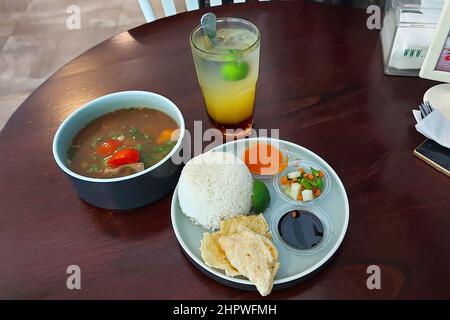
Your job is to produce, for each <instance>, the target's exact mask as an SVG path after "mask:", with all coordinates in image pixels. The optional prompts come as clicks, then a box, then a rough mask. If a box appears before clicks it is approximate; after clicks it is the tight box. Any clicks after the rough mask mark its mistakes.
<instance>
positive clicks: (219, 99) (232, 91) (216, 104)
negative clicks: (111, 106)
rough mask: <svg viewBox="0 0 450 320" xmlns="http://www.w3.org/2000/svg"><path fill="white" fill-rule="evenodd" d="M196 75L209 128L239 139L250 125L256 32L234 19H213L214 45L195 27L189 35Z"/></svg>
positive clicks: (256, 65)
mask: <svg viewBox="0 0 450 320" xmlns="http://www.w3.org/2000/svg"><path fill="white" fill-rule="evenodd" d="M190 42H191V48H192V55H193V57H194V63H195V69H196V71H197V78H198V82H199V84H200V88H201V91H202V94H203V99H204V101H205V105H206V111H207V113H208V116H209V119H210V121H211V124H212V126H213V127H215V128H217V129H219V130H221V131H222V133H223V134H224V135H225V136H227V137H228V136H233V138H241V137H245V136H247V135H249V134H250V133H251V129H252V126H253V107H254V101H255V89H256V81H257V80H258V72H259V48H260V33H259V30H258V28H256V26H255V25H254V24H252V23H250V22H248V21H246V20H243V19H238V18H221V19H217V44H216V45H215V46H213V45H212V42H211V40H210V39H209V38H208V37H207V36H206V35H205V34H204V33H203V29H202V27H201V26H198V27H196V28H195V29H194V30H193V31H192V33H191V36H190Z"/></svg>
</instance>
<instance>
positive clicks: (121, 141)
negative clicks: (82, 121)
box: [67, 107, 178, 178]
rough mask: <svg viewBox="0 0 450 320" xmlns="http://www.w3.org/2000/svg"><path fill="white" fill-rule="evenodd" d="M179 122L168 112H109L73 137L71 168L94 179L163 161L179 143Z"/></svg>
mask: <svg viewBox="0 0 450 320" xmlns="http://www.w3.org/2000/svg"><path fill="white" fill-rule="evenodd" d="M177 129H178V126H177V124H176V122H175V121H174V120H173V119H172V118H171V117H169V116H168V115H166V114H165V113H163V112H161V111H158V110H154V109H149V108H144V107H133V108H128V109H121V110H117V111H114V112H111V113H108V114H105V115H103V116H101V117H99V118H97V119H95V120H93V121H92V122H90V123H89V124H88V125H87V126H86V127H84V128H83V129H82V130H81V131H80V132H79V133H78V134H77V135H76V136H75V138H73V140H72V142H71V144H70V146H69V149H68V155H67V162H68V167H69V168H70V169H71V170H72V171H74V172H76V173H78V174H80V175H83V176H87V177H92V178H116V177H123V176H127V175H130V174H134V173H136V172H139V171H142V170H145V169H147V168H149V167H151V166H152V165H154V164H156V163H158V162H159V161H160V160H162V159H163V158H164V157H165V156H166V155H167V154H169V153H170V151H171V150H172V149H173V147H174V146H175V144H176V142H177V132H178V131H177Z"/></svg>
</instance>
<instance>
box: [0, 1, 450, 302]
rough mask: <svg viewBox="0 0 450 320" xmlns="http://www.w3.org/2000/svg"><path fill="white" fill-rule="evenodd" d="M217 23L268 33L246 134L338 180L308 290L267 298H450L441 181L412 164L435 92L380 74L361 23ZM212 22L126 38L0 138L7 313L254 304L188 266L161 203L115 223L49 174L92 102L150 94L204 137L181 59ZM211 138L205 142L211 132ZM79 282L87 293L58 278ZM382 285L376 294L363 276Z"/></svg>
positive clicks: (86, 63)
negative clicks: (324, 258) (335, 234)
mask: <svg viewBox="0 0 450 320" xmlns="http://www.w3.org/2000/svg"><path fill="white" fill-rule="evenodd" d="M211 11H213V12H215V13H216V14H217V15H218V16H235V17H241V18H244V19H248V20H250V21H252V22H254V23H255V24H256V25H257V26H258V27H259V28H260V30H261V34H262V46H261V69H260V76H259V80H258V86H257V95H256V109H255V110H256V114H255V127H256V129H260V128H269V129H270V128H280V138H282V139H285V140H290V141H292V142H295V143H297V144H300V145H302V146H305V147H306V148H309V149H311V150H312V151H314V152H316V153H318V154H319V155H320V156H322V157H323V158H324V159H325V160H326V161H327V162H328V163H329V164H330V165H331V166H332V167H333V168H334V169H335V170H336V172H337V173H338V174H339V175H340V177H341V179H342V181H343V183H344V185H345V187H346V189H347V192H348V196H349V201H350V225H349V229H348V232H347V235H346V237H345V239H344V242H343V244H342V246H341V247H340V249H339V250H338V252H337V253H336V255H335V256H334V259H333V260H331V262H330V263H329V264H328V265H327V266H326V267H325V268H324V269H323V270H322V271H321V272H320V273H318V274H317V275H315V276H314V277H312V278H310V279H308V280H305V281H304V282H302V283H300V284H298V285H296V286H294V287H292V288H289V289H284V290H279V291H274V292H272V294H271V295H270V296H269V298H275V299H280V298H288V299H311V298H350V299H352V298H388V299H389V298H450V286H449V283H450V272H449V270H450V180H449V179H448V178H447V177H446V176H444V175H443V174H442V173H439V172H437V171H436V170H434V169H433V168H431V167H430V166H428V165H426V164H425V163H424V162H422V161H420V160H418V159H416V158H415V157H414V156H413V155H412V151H413V149H414V148H415V147H416V146H417V145H418V144H420V143H421V142H422V141H423V140H424V138H423V137H422V136H421V135H420V134H418V133H417V132H416V131H415V129H414V124H415V122H414V120H413V117H412V114H411V109H412V108H413V107H415V106H417V105H418V104H419V102H420V101H421V98H422V95H423V93H424V92H425V91H426V89H428V88H429V87H430V86H431V85H432V84H433V83H432V82H430V81H425V80H422V79H419V78H404V77H389V76H385V75H384V74H383V66H382V59H381V48H380V41H379V32H378V31H371V30H368V29H367V28H366V19H367V17H368V16H367V15H366V14H365V12H364V11H363V10H358V9H352V8H349V7H331V6H326V5H320V4H303V3H301V2H268V3H249V4H240V5H224V6H222V7H216V8H214V9H212V10H211ZM205 12H206V10H200V11H196V12H190V13H184V14H180V15H177V16H174V17H170V18H166V19H161V20H158V21H156V22H153V23H150V24H147V25H143V26H141V27H138V28H136V29H133V30H131V31H130V32H125V33H122V34H120V35H118V36H116V37H114V38H112V39H110V40H108V41H106V42H104V43H102V44H100V45H98V46H96V47H94V48H92V49H91V50H89V51H87V52H86V53H84V54H83V55H81V56H79V57H78V58H76V59H75V60H73V61H72V62H70V63H69V64H67V65H66V66H65V67H63V68H62V69H61V70H59V71H58V72H57V73H56V74H54V75H53V76H52V77H51V78H50V79H49V80H48V81H46V82H45V83H44V84H43V85H42V86H41V87H40V88H38V89H37V90H36V91H35V92H34V93H33V94H32V95H31V96H30V97H29V98H28V99H27V100H26V101H25V102H24V103H23V105H22V106H21V107H20V108H19V109H18V110H17V112H15V113H14V115H13V116H12V118H11V119H10V120H9V122H8V123H7V125H6V127H5V128H4V130H3V131H2V132H1V134H0V150H1V157H0V177H1V182H0V261H1V262H0V298H12V299H20V298H31V299H52V298H64V299H71V298H74V299H77V298H82V299H85V298H106V299H109V298H126V299H129V298H145V299H147V298H161V299H166V298H180V299H200V298H206V299H237V298H245V299H253V298H260V297H259V295H258V294H257V293H256V292H250V291H240V290H237V289H232V288H229V287H226V286H224V285H221V284H219V283H217V282H215V281H213V280H211V279H210V278H208V277H207V276H206V275H204V274H203V273H202V272H200V271H198V270H197V269H196V268H195V267H194V266H193V265H192V264H191V263H190V262H189V261H188V259H187V258H186V257H185V256H184V255H183V253H182V251H181V249H180V247H179V245H178V243H177V240H176V239H175V235H174V232H173V231H172V226H171V222H170V201H171V197H172V195H171V194H169V195H167V196H165V197H164V198H163V199H161V200H159V201H157V202H155V203H153V204H151V205H148V206H146V207H144V208H142V209H139V210H134V211H131V212H126V213H124V212H122V213H120V212H111V211H107V210H101V209H98V208H95V207H92V206H90V205H88V204H86V203H85V202H83V201H82V200H80V199H79V198H78V197H77V195H76V194H75V192H74V189H73V188H72V186H71V185H70V183H69V181H68V180H67V179H66V177H65V176H64V175H63V173H62V172H60V170H59V169H58V167H57V166H56V164H55V162H54V160H53V156H52V151H51V144H52V139H53V135H54V133H55V131H56V129H57V127H58V126H59V124H60V123H61V122H62V121H63V119H64V118H65V117H66V116H67V115H68V114H69V113H71V112H72V111H74V110H75V109H77V108H78V107H80V106H81V105H83V104H84V103H86V102H87V101H89V100H91V99H93V98H96V97H98V96H101V95H104V94H107V93H111V92H115V91H121V90H147V91H154V92H158V93H160V94H162V95H165V96H167V97H169V98H170V99H172V100H173V101H174V102H175V103H176V104H177V105H178V106H179V108H180V109H181V111H182V113H183V115H184V117H185V120H186V125H187V129H189V130H192V128H193V121H194V120H203V121H204V123H205V124H207V123H208V122H207V121H208V120H207V116H206V112H205V110H204V106H203V101H202V96H201V92H200V89H199V87H198V84H197V79H196V75H195V70H194V63H193V60H192V56H191V51H190V47H189V41H188V37H189V33H190V31H191V30H192V29H193V28H194V26H196V25H197V24H198V21H199V18H200V16H201V15H202V14H203V13H205ZM205 129H206V128H205ZM69 265H78V266H79V267H80V268H81V286H82V288H81V290H68V289H67V287H66V280H67V277H68V276H69V275H68V274H67V273H66V269H67V267H68V266H69ZM370 265H377V266H379V267H380V270H381V289H380V290H376V289H375V290H369V289H368V288H367V286H366V280H367V278H368V277H369V274H367V267H368V266H370Z"/></svg>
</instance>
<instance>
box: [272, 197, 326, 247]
mask: <svg viewBox="0 0 450 320" xmlns="http://www.w3.org/2000/svg"><path fill="white" fill-rule="evenodd" d="M270 226H271V231H272V235H273V238H274V241H276V242H277V243H278V244H279V245H280V246H282V247H283V248H286V249H287V250H289V251H290V252H292V253H295V254H299V255H310V254H314V253H316V252H318V251H319V250H321V248H323V247H324V246H325V245H326V244H327V242H328V241H329V239H330V235H331V233H332V232H333V230H332V224H331V221H330V219H329V218H328V216H327V215H326V214H325V212H323V210H322V209H320V208H319V207H317V206H314V205H307V206H305V205H294V204H289V203H288V204H285V205H282V206H281V207H280V208H278V209H277V210H276V211H275V212H274V214H273V215H272V218H271V221H270Z"/></svg>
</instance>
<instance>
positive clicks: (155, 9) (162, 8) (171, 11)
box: [139, 0, 270, 22]
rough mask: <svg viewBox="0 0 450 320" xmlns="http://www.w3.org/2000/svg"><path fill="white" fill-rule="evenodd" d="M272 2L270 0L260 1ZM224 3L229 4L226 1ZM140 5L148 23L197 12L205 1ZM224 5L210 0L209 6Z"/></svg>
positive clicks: (158, 0) (153, 0)
mask: <svg viewBox="0 0 450 320" xmlns="http://www.w3.org/2000/svg"><path fill="white" fill-rule="evenodd" d="M245 1H246V0H232V1H231V0H230V1H229V2H233V3H244V2H245ZM259 1H270V0H259ZM224 2H227V1H226V0H225V1H224ZM139 5H140V7H141V10H142V12H143V14H144V17H145V20H146V21H147V22H152V21H155V20H156V19H157V18H158V16H159V17H160V16H166V17H169V16H173V15H175V14H177V13H181V12H184V11H192V10H197V9H199V8H200V7H204V6H205V0H139ZM220 5H222V0H209V6H210V7H215V6H220Z"/></svg>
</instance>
